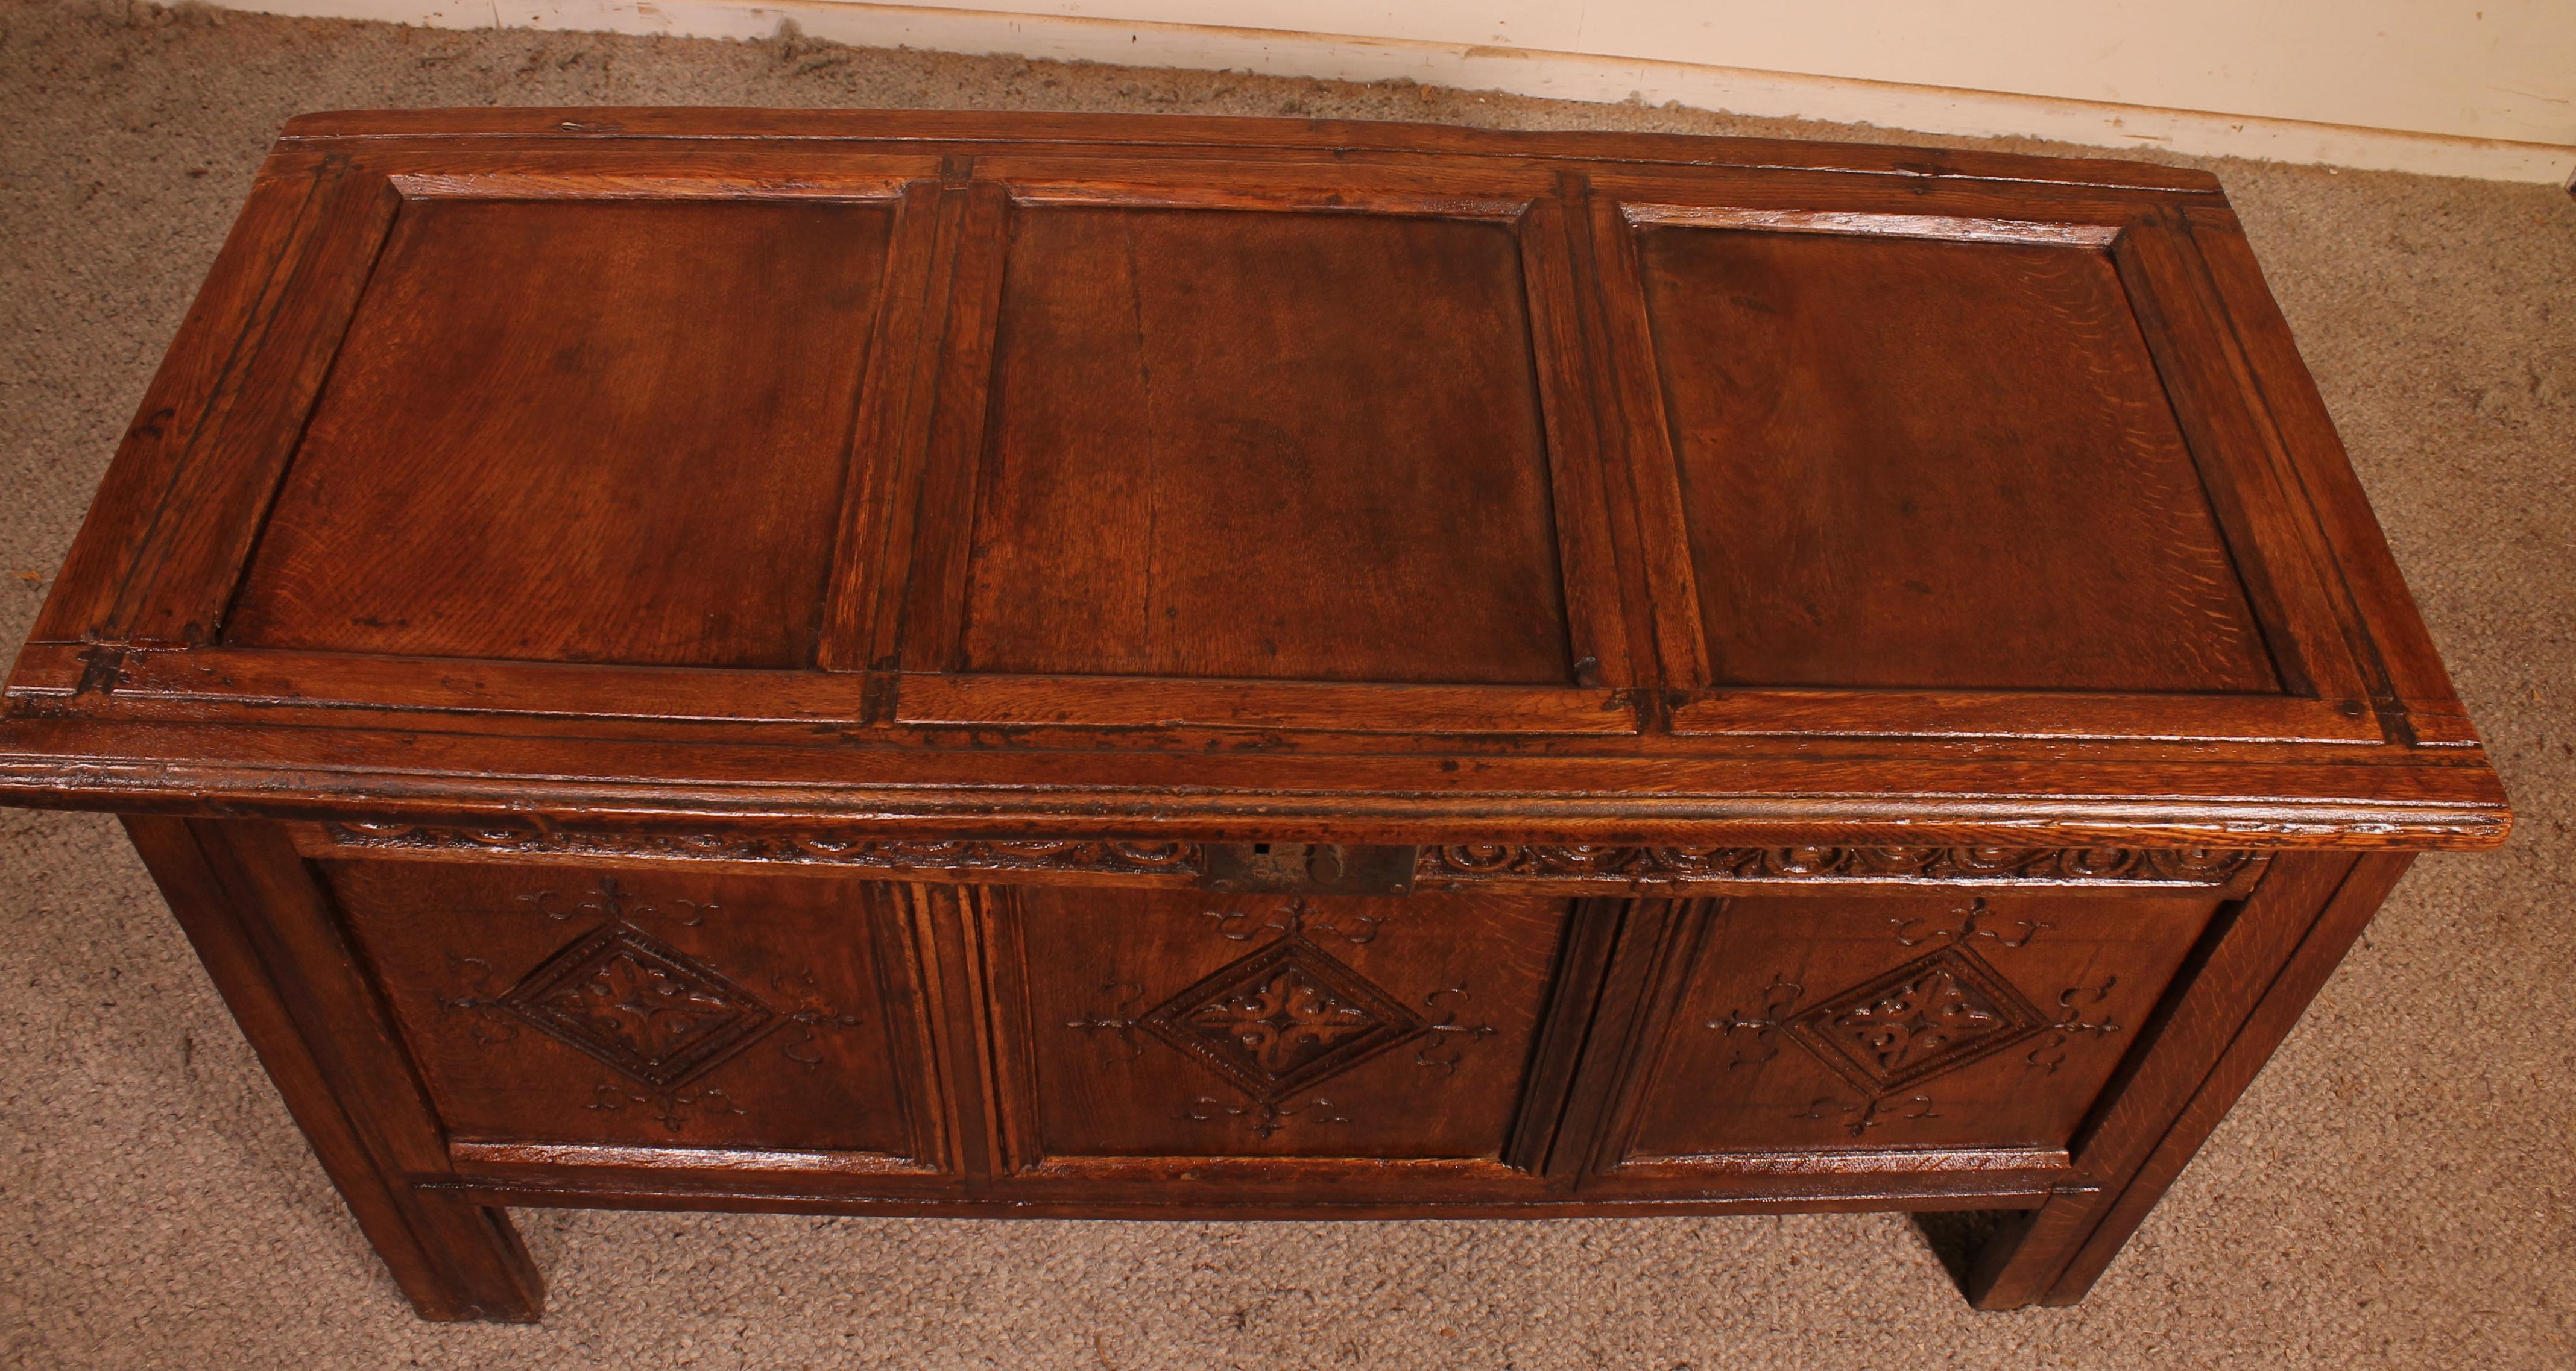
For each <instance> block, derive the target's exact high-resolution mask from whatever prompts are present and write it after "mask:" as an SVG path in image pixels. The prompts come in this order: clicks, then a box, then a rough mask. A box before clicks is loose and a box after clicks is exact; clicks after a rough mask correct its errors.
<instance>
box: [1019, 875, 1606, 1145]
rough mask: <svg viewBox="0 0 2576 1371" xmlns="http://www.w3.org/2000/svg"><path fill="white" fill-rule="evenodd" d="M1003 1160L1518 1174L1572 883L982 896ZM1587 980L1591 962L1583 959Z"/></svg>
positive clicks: (1536, 1102)
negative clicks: (1564, 889) (1436, 891)
mask: <svg viewBox="0 0 2576 1371" xmlns="http://www.w3.org/2000/svg"><path fill="white" fill-rule="evenodd" d="M980 903H981V908H982V914H981V917H980V922H981V924H982V926H983V927H984V929H985V930H986V937H987V939H988V957H989V958H990V967H991V972H992V983H993V987H994V990H993V994H994V1002H993V1009H994V1014H993V1022H994V1046H995V1050H996V1064H997V1068H998V1075H997V1084H998V1086H999V1091H1000V1100H1001V1103H1002V1110H1003V1123H1004V1125H1005V1127H1004V1152H1005V1165H1006V1167H1007V1169H1008V1170H1010V1171H1012V1172H1014V1173H1020V1174H1022V1175H1023V1176H1024V1177H1025V1178H1027V1179H1029V1180H1033V1181H1043V1180H1044V1179H1045V1178H1047V1177H1049V1176H1067V1175H1093V1176H1107V1177H1117V1176H1128V1177H1134V1178H1146V1177H1152V1176H1165V1177H1172V1178H1174V1179H1176V1180H1177V1181H1179V1182H1181V1183H1185V1184H1186V1183H1188V1182H1189V1181H1191V1180H1192V1179H1193V1178H1210V1177H1217V1176H1234V1177H1237V1178H1240V1179H1246V1180H1252V1181H1258V1182H1277V1183H1297V1182H1304V1183H1309V1184H1314V1185H1320V1186H1326V1187H1336V1188H1337V1187H1340V1186H1344V1185H1349V1184H1354V1183H1356V1184H1360V1185H1367V1184H1370V1183H1372V1182H1374V1181H1378V1180H1383V1179H1387V1178H1389V1175H1390V1173H1389V1172H1388V1171H1387V1168H1386V1166H1385V1165H1384V1163H1387V1162H1397V1163H1405V1164H1408V1165H1410V1166H1411V1167H1412V1168H1413V1169H1414V1170H1416V1171H1417V1172H1419V1173H1421V1174H1423V1175H1424V1176H1425V1177H1436V1176H1441V1175H1447V1176H1450V1177H1454V1178H1459V1179H1471V1180H1474V1181H1477V1182H1479V1183H1480V1184H1483V1185H1487V1186H1494V1187H1498V1189H1497V1191H1496V1193H1514V1192H1517V1193H1523V1194H1527V1193H1529V1192H1530V1191H1531V1190H1532V1189H1533V1188H1534V1187H1535V1184H1536V1177H1535V1176H1534V1175H1532V1174H1530V1173H1529V1172H1528V1171H1527V1170H1526V1169H1525V1168H1523V1167H1521V1166H1518V1165H1515V1162H1514V1160H1513V1159H1514V1158H1515V1157H1516V1156H1517V1155H1518V1149H1517V1148H1516V1147H1515V1143H1516V1141H1517V1140H1520V1139H1522V1138H1524V1137H1526V1136H1529V1135H1530V1134H1532V1133H1533V1132H1535V1133H1537V1134H1539V1135H1542V1136H1543V1134H1544V1132H1545V1130H1546V1129H1547V1128H1548V1127H1549V1126H1551V1125H1552V1123H1553V1120H1554V1115H1555V1112H1556V1110H1557V1108H1558V1104H1559V1101H1558V1100H1556V1099H1555V1098H1554V1097H1553V1096H1552V1095H1551V1094H1550V1093H1549V1092H1547V1091H1545V1090H1539V1089H1534V1088H1533V1082H1534V1081H1535V1080H1537V1079H1539V1078H1541V1077H1543V1076H1544V1075H1545V1074H1546V1073H1545V1072H1544V1071H1543V1070H1535V1071H1534V1069H1533V1068H1534V1064H1535V1063H1537V1062H1538V1061H1539V1059H1540V1058H1542V1057H1543V1056H1544V1055H1545V1054H1543V1053H1542V1052H1541V1050H1540V1047H1541V1041H1542V1023H1543V1021H1544V1019H1545V1018H1546V1017H1547V1015H1548V1013H1549V1010H1550V1006H1551V1003H1552V1002H1554V1001H1555V1000H1556V999H1558V998H1559V997H1560V996H1562V995H1565V994H1567V993H1569V992H1579V991H1580V990H1581V989H1582V988H1583V987H1579V986H1578V987H1561V986H1560V985H1559V980H1560V970H1561V965H1562V962H1563V961H1564V959H1563V958H1562V956H1561V951H1562V948H1563V945H1564V944H1565V942H1566V940H1567V935H1568V909H1569V906H1570V905H1571V904H1572V902H1570V901H1565V900H1548V899H1532V898H1527V897H1492V896H1473V895H1415V896H1411V897H1409V898H1398V899H1374V898H1350V897H1344V898H1333V897H1289V896H1232V897H1226V896H1218V895H1214V894H1201V893H1199V892H1149V891H1141V890H1138V891H1125V890H1083V889H1052V888H1038V887H1024V888H1017V889H1012V890H1006V891H990V892H986V898H985V899H983V900H982V901H981V902H980ZM1574 974H1575V975H1577V976H1578V977H1579V976H1580V975H1582V974H1583V973H1582V972H1580V971H1578V972H1576V973H1574Z"/></svg>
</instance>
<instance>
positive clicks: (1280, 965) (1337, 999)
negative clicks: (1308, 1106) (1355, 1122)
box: [1140, 937, 1424, 1101]
mask: <svg viewBox="0 0 2576 1371" xmlns="http://www.w3.org/2000/svg"><path fill="white" fill-rule="evenodd" d="M1140 1022H1141V1023H1142V1024H1143V1025H1144V1026H1145V1027H1146V1028H1147V1029H1149V1030H1151V1031H1152V1032H1153V1033H1154V1034H1156V1035H1157V1036H1159V1037H1161V1038H1162V1039H1163V1040H1164V1041H1166V1042H1168V1043H1170V1044H1171V1045H1173V1046H1174V1047H1177V1048H1179V1049H1181V1050H1182V1051H1183V1052H1186V1053H1188V1054H1189V1055H1191V1056H1192V1057H1195V1058H1197V1059H1198V1060H1199V1061H1201V1062H1203V1063H1205V1064H1206V1065H1207V1066H1208V1067H1209V1068H1211V1069H1212V1070H1214V1071H1215V1072H1216V1073H1217V1074H1218V1075H1221V1076H1223V1077H1225V1078H1226V1079H1227V1080H1230V1081H1232V1082H1234V1083H1235V1084H1236V1085H1238V1086H1240V1087H1242V1088H1243V1090H1244V1092H1245V1093H1247V1094H1249V1095H1251V1096H1252V1097H1253V1098H1254V1099H1255V1100H1265V1101H1267V1100H1277V1099H1280V1098H1282V1097H1284V1096H1286V1095H1289V1094H1292V1093H1294V1092H1296V1091H1299V1090H1303V1089H1305V1088H1306V1087H1307V1086H1310V1085H1313V1084H1315V1083H1316V1082H1318V1081H1321V1080H1324V1079H1325V1078H1327V1077H1330V1076H1337V1075H1340V1074H1341V1073H1342V1072H1344V1071H1348V1070H1349V1069H1351V1068H1352V1067H1354V1066H1357V1065H1359V1064H1360V1063H1361V1062H1362V1061H1365V1060H1367V1059H1368V1058H1370V1057H1373V1056H1376V1055H1377V1054H1378V1053H1379V1052H1382V1051H1384V1050H1386V1049H1387V1048H1390V1047H1393V1046H1395V1045H1396V1044H1397V1043H1401V1042H1405V1041H1408V1040H1410V1039H1412V1038H1415V1037H1419V1036H1420V1035H1421V1034H1422V1033H1423V1031H1424V1025H1423V1022H1422V1019H1421V1017H1420V1016H1418V1015H1416V1014H1414V1013H1413V1012H1412V1011H1411V1010H1408V1009H1406V1008H1405V1007H1404V1006H1403V1005H1402V1004H1399V1003H1397V1002H1396V1000H1395V999H1394V998H1393V997H1391V996H1389V995H1387V994H1386V993H1385V992H1384V991H1381V990H1379V989H1378V988H1377V987H1376V986H1373V985H1371V984H1369V982H1368V978H1367V977H1365V976H1362V975H1361V974H1360V973H1358V972H1357V971H1354V970H1352V969H1351V968H1350V967H1348V966H1346V965H1344V964H1343V963H1342V962H1341V961H1339V960H1337V959H1336V958H1334V957H1333V956H1332V954H1330V953H1328V952H1325V951H1324V950H1323V949H1322V948H1319V947H1317V946H1315V945H1314V944H1313V943H1310V942H1308V941H1306V940H1305V939H1304V938H1302V937H1290V938H1283V939H1281V940H1280V941H1278V942H1275V943H1272V944H1270V945H1269V946H1267V947H1265V948H1262V949H1261V950H1260V951H1258V952H1255V953H1253V954H1252V955H1251V956H1248V957H1245V958H1243V959H1241V960H1239V961H1236V962H1233V963H1231V964H1230V965H1228V966H1226V967H1225V968H1224V969H1222V970H1220V971H1218V972H1216V973H1215V974H1214V975H1212V976H1209V977H1208V978H1207V979H1205V980H1203V981H1200V982H1199V983H1198V984H1196V985H1194V986H1191V987H1190V988H1189V989H1187V990H1184V991H1182V992H1181V993H1180V994H1178V995H1175V996H1173V997H1172V998H1171V999H1169V1000H1167V1001H1165V1002H1164V1003H1163V1004H1162V1005H1161V1006H1160V1007H1158V1008H1156V1009H1153V1010H1150V1011H1148V1012H1147V1013H1146V1014H1145V1016H1144V1018H1143V1019H1142V1020H1140Z"/></svg>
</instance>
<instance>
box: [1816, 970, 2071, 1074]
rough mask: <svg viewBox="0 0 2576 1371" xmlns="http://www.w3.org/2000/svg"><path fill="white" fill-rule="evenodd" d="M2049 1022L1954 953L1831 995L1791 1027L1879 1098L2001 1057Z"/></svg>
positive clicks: (1999, 980)
mask: <svg viewBox="0 0 2576 1371" xmlns="http://www.w3.org/2000/svg"><path fill="white" fill-rule="evenodd" d="M2048 1022H2049V1021H2048V1019H2047V1017H2046V1016H2045V1015H2042V1014H2041V1013H2040V1012H2039V1011H2038V1010H2037V1009H2036V1008H2034V1007H2033V1006H2032V1005H2031V1003H2030V1001H2029V1000H2027V999H2025V998H2023V996H2022V994H2021V992H2020V991H2018V990H2015V989H2013V987H2012V983H2011V982H2009V981H2007V980H2005V979H2004V978H2003V977H2002V976H2001V975H1999V974H1997V973H1996V971H1995V970H1994V968H1992V967H1990V966H1987V965H1986V964H1985V962H1984V961H1982V960H1980V959H1979V958H1978V957H1977V955H1976V954H1975V953H1973V952H1969V951H1967V950H1966V949H1964V948H1958V947H1950V948H1944V949H1942V950H1941V951H1939V952H1935V953H1933V954H1932V955H1930V956H1928V957H1923V958H1919V959H1917V960H1915V961H1911V962H1908V963H1906V964H1905V965H1904V966H1901V967H1898V968H1897V969H1896V970H1894V971H1891V972H1889V973H1888V974H1886V975H1884V976H1881V977H1879V978H1878V979H1877V980H1875V981H1872V982H1870V983H1869V984H1867V985H1863V986H1859V987H1856V988H1854V989H1851V990H1847V991H1844V992H1843V993H1842V994H1839V995H1833V996H1829V997H1827V998H1826V999H1825V1000H1823V1001H1822V1002H1820V1003H1819V1004H1817V1005H1816V1006H1815V1007H1814V1008H1812V1009H1809V1010H1808V1011H1806V1012H1805V1013H1803V1014H1800V1015H1798V1016H1797V1017H1796V1018H1794V1019H1791V1020H1790V1021H1789V1024H1788V1028H1789V1032H1790V1034H1791V1035H1792V1036H1794V1037H1795V1038H1796V1039H1797V1040H1798V1042H1799V1044H1800V1045H1801V1046H1803V1047H1805V1048H1806V1049H1807V1050H1808V1051H1810V1052H1813V1053H1815V1054H1816V1056H1817V1057H1818V1058H1820V1059H1822V1060H1823V1061H1824V1063H1825V1064H1826V1065H1827V1066H1830V1067H1832V1068H1833V1069H1834V1070H1835V1071H1837V1072H1840V1073H1841V1074H1842V1075H1843V1076H1844V1077H1845V1078H1846V1079H1848V1080H1849V1081H1851V1083H1852V1084H1854V1085H1856V1086H1858V1087H1860V1088H1861V1090H1862V1091H1863V1092H1864V1093H1865V1094H1868V1095H1870V1096H1872V1097H1876V1096H1880V1095H1885V1094H1888V1093H1890V1092H1893V1091H1898V1090H1903V1089H1905V1088H1906V1087H1908V1086H1911V1085H1914V1084H1916V1083H1918V1082H1921V1081H1925V1080H1928V1079H1930V1078H1932V1077H1934V1076H1938V1075H1941V1074H1943V1073H1945V1072H1949V1071H1955V1070H1957V1069H1959V1068H1960V1067H1963V1066H1966V1065H1967V1064H1968V1063H1970V1062H1973V1061H1976V1060H1978V1059H1980V1058H1982V1057H1985V1056H1987V1055H1988V1054H1990V1053H1994V1052H2000V1051H2002V1050H2003V1049H2005V1048H2007V1047H2010V1046H2012V1045H2013V1044H2014V1043H2017V1042H2020V1041H2022V1040H2024V1039H2026V1038H2029V1037H2030V1036H2032V1035H2033V1034H2036V1033H2039V1032H2041V1031H2042V1030H2044V1029H2046V1028H2047V1027H2048Z"/></svg>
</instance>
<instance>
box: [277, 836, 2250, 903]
mask: <svg viewBox="0 0 2576 1371" xmlns="http://www.w3.org/2000/svg"><path fill="white" fill-rule="evenodd" d="M324 832H325V833H326V834H327V835H328V836H329V839H330V842H331V843H332V845H333V846H335V847H339V848H355V849H374V850H377V851H386V852H404V853H416V854H440V853H454V854H459V855H468V854H486V853H494V852H500V853H508V854H513V855H524V856H530V857H540V858H542V857H603V858H633V859H647V860H650V859H663V860H672V859H676V860H692V859H694V860H699V861H731V862H763V863H768V862H776V863H785V864H807V865H820V866H836V867H860V868H871V869H878V870H886V871H899V872H908V873H928V874H937V873H963V874H967V875H974V874H977V873H983V872H994V873H1001V874H1005V875H1007V874H1009V873H1014V872H1027V873H1047V874H1056V875H1072V876H1096V877H1100V878H1103V879H1107V880H1115V881H1122V882H1125V881H1138V880H1149V881H1152V882H1153V883H1157V884H1174V883H1181V884H1186V883H1189V882H1192V881H1196V880H1197V879H1199V878H1200V877H1201V876H1202V875H1204V874H1205V871H1206V849H1205V848H1204V847H1203V846H1202V845H1200V844H1197V843H1188V842H1129V841H1122V840H1117V839H1096V840H1070V839H1051V838H1046V839H986V838H961V839H921V838H882V837H860V836H856V835H851V834H836V833H821V832H816V833H794V834H770V833H707V834H677V833H657V832H614V831H607V830H582V829H565V828H556V827H548V828H545V829H535V828H527V829H520V828H467V827H447V826H438V825H425V824H409V823H382V824H373V823H355V822H347V823H331V824H326V825H324ZM2254 856H2255V854H2253V853H2252V852H2247V851H2239V850H2234V849H2225V848H2128V847H2089V848H2052V847H1974V846H1971V847H1711V848H1697V847H1619V846H1586V845H1557V846H1548V845H1528V844H1513V843H1467V844H1452V845H1449V846H1445V847H1444V846H1428V847H1424V848H1423V849H1422V850H1421V855H1420V857H1419V858H1418V859H1417V864H1416V867H1415V881H1416V883H1417V884H1418V885H1420V886H1424V887H1429V888H1435V889H1440V888H1462V887H1468V888H1472V887H1475V886H1480V885H1488V884H1491V885H1546V886H1551V887H1555V886H1573V887H1577V888H1580V887H1583V886H1591V885H1598V886H1602V887H1622V888H1639V887H1643V888H1653V887H1658V886H1679V887H1688V886H1691V885H1694V884H1726V885H1735V884H1743V883H1748V882H1751V883H1759V884H1771V883H1787V884H1794V883H1806V882H1826V883H1858V884H1882V885H1883V884H1897V885H1923V884H1940V885H1968V886H1989V885H2025V884H2028V885H2095V886H2099V885H2114V886H2185V887H2192V886H2197V887H2221V886H2226V885H2228V884H2229V883H2231V882H2232V881H2234V880H2235V879H2236V877H2237V876H2238V875H2239V874H2240V873H2242V872H2243V871H2244V869H2245V867H2246V866H2247V864H2248V863H2250V862H2252V861H2253V860H2254Z"/></svg>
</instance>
